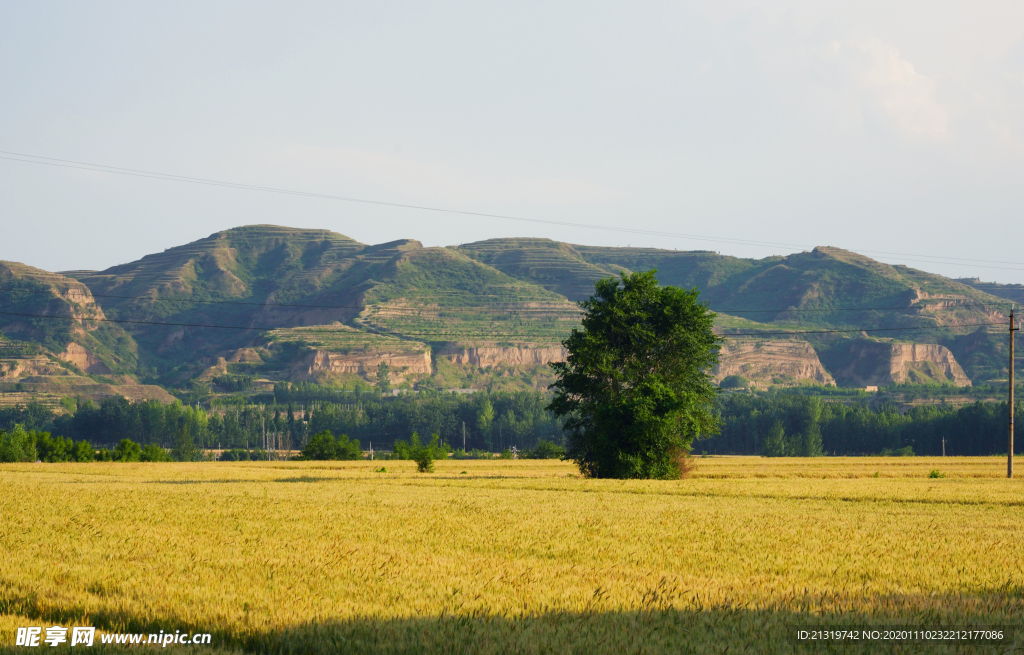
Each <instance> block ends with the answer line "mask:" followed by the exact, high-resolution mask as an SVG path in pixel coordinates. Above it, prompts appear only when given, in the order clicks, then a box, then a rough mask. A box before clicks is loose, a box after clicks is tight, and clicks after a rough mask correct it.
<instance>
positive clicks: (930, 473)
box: [928, 469, 946, 478]
mask: <svg viewBox="0 0 1024 655" xmlns="http://www.w3.org/2000/svg"><path fill="white" fill-rule="evenodd" d="M928 477H929V478H944V477H946V474H945V473H943V472H942V471H940V470H939V469H932V470H930V471H928Z"/></svg>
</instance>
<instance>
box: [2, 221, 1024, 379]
mask: <svg viewBox="0 0 1024 655" xmlns="http://www.w3.org/2000/svg"><path fill="white" fill-rule="evenodd" d="M650 269H657V270H658V280H659V282H660V283H661V284H663V285H673V286H680V287H683V288H691V287H696V288H697V289H698V290H699V291H700V293H701V296H700V298H701V300H702V301H703V302H706V303H708V305H709V307H710V308H711V309H712V310H714V311H716V312H717V313H718V317H717V319H716V321H715V328H716V331H718V332H719V333H720V334H723V335H725V336H726V337H728V336H729V335H732V334H738V333H744V334H747V335H750V334H752V335H753V336H755V337H756V335H759V334H760V335H764V338H765V339H769V340H778V339H802V340H806V341H807V342H809V343H810V344H811V345H812V346H813V347H814V349H815V350H816V352H817V354H818V356H819V358H820V360H821V362H822V363H823V364H824V365H825V367H826V368H827V369H829V370H832V369H835V368H836V367H842V366H847V365H848V362H847V361H846V360H845V359H844V358H848V357H849V353H850V352H851V348H852V344H854V343H855V341H856V340H860V341H863V340H865V339H866V340H870V341H874V342H879V341H881V342H884V341H886V340H889V339H895V340H896V341H899V342H916V343H936V344H941V345H944V346H946V347H947V348H949V350H950V351H952V353H953V354H954V355H955V357H956V359H957V362H958V363H959V364H960V365H961V366H962V367H963V368H964V370H965V372H966V373H967V375H968V376H969V377H970V378H972V379H973V380H974V381H976V382H978V383H984V382H986V381H990V380H992V381H998V380H1000V379H1003V380H1005V377H1006V358H1007V346H1006V339H1005V330H1004V329H1001V328H1000V327H997V326H991V327H990V326H985V325H978V324H983V323H1000V322H1003V321H1005V318H1003V317H1002V315H1001V313H1002V312H1003V311H1004V310H1005V306H1006V304H1007V302H1008V300H1009V299H1013V298H1016V296H1015V295H1014V294H1015V293H1016V287H1017V286H1021V285H993V284H983V283H980V282H978V281H977V280H951V279H948V278H945V277H942V276H939V275H934V274H930V273H926V272H923V271H920V270H916V269H913V268H909V267H906V266H891V265H888V264H883V263H880V262H877V261H874V260H872V259H870V258H868V257H864V256H862V255H858V254H856V253H852V252H849V251H846V250H842V249H839V248H831V247H820V248H815V249H814V250H812V251H810V252H802V253H796V254H792V255H788V256H773V257H766V258H763V259H743V258H737V257H729V256H724V255H720V254H718V253H715V252H710V251H675V250H664V249H656V248H605V247H595V246H582V245H572V244H566V243H559V242H556V241H550V240H547V239H492V240H487V241H481V242H477V243H470V244H463V245H460V246H457V247H449V248H438V247H431V248H425V247H423V245H422V244H421V243H420V242H418V241H414V240H409V239H403V240H398V241H392V242H389V243H384V244H378V245H367V244H363V243H359V242H358V241H355V240H354V239H351V238H349V237H347V236H344V235H341V234H337V233H334V232H330V231H328V230H317V229H295V228H287V227H279V226H272V225H253V226H246V227H239V228H234V229H231V230H225V231H222V232H218V233H215V234H213V235H210V236H209V237H207V238H204V239H199V240H198V241H195V242H193V243H189V244H185V245H182V246H177V247H174V248H169V249H168V250H166V251H164V252H162V253H157V254H152V255H147V256H146V257H143V258H142V259H140V260H138V261H136V262H131V263H128V264H123V265H119V266H115V267H112V268H110V269H107V270H105V271H99V272H97V271H72V272H68V273H64V274H59V273H49V272H47V271H41V270H39V269H33V268H31V267H28V266H25V265H22V264H16V263H10V262H4V263H0V305H2V308H3V309H2V311H4V312H8V313H23V314H40V315H45V316H64V317H68V318H75V319H76V320H67V321H64V320H56V319H52V318H28V317H12V316H4V315H0V360H2V361H0V378H2V377H4V375H6V373H4V371H8V372H12V373H11V374H12V376H14V373H13V372H14V371H15V370H17V371H20V373H18V374H17V376H15V377H17V379H18V380H21V381H25V380H27V379H29V378H27V377H26V376H27V375H29V372H34V373H32V374H33V375H35V377H33V378H32V379H33V380H37V379H43V378H46V379H51V380H57V378H58V377H59V376H63V378H66V379H62V380H61V386H60V389H59V390H57V387H54V389H53V390H52V391H53V393H50V396H53V397H54V398H55V399H59V397H60V395H67V394H69V393H72V392H71V391H69V389H70V388H71V387H70V386H69V380H71V379H74V377H75V376H78V377H80V378H82V379H83V380H87V381H89V382H90V383H95V384H108V383H110V382H114V381H117V380H122V381H132V378H133V377H134V378H137V379H141V380H143V381H147V382H159V383H160V384H162V385H164V386H165V387H169V388H181V389H186V390H187V389H189V388H190V386H189V385H190V384H191V382H192V381H198V382H200V383H201V384H206V385H209V384H211V383H212V380H213V379H214V378H217V379H219V380H221V381H222V382H223V381H225V380H228V379H231V378H232V376H235V377H239V376H240V378H245V379H250V378H251V379H252V383H251V384H253V385H254V386H253V387H252V388H251V389H250V388H249V387H248V386H247V387H246V391H245V393H248V394H257V393H263V392H264V391H261V390H265V389H267V388H269V387H268V386H267V385H268V382H266V380H269V381H270V382H278V381H282V380H291V381H293V382H297V381H300V380H307V381H309V380H316V381H318V382H320V383H323V384H331V385H335V386H339V387H340V386H346V387H347V388H354V386H356V385H357V384H362V385H364V386H365V385H367V384H373V380H372V379H371V378H372V377H373V376H372V375H370V373H369V372H368V370H367V369H366V366H371V365H375V362H376V361H379V360H381V359H388V357H391V356H394V357H405V356H417V355H423V354H425V353H430V355H431V358H432V359H431V368H432V370H433V373H432V375H431V376H430V377H428V376H427V374H426V373H421V374H417V375H409V374H408V372H406V373H403V372H402V371H397V370H395V371H392V374H393V377H394V380H393V382H394V383H395V385H396V386H397V387H401V386H405V387H406V388H408V387H409V386H416V387H423V388H440V389H483V388H489V389H492V390H494V389H508V390H513V389H543V388H545V387H546V385H547V384H549V383H550V381H551V380H552V378H551V375H550V370H549V369H548V368H547V367H546V365H544V364H538V363H536V362H535V360H530V358H528V357H527V358H523V359H521V360H518V361H519V363H513V362H514V361H515V358H511V359H510V360H509V361H508V362H502V361H500V357H498V360H494V359H493V358H492V359H491V360H488V363H486V364H481V366H479V367H478V366H475V365H470V364H456V363H453V362H452V361H449V359H448V358H447V356H448V355H449V354H450V353H453V352H457V351H460V349H462V348H474V347H477V348H495V347H498V348H510V347H515V348H530V347H552V346H558V344H559V343H560V341H561V340H562V339H564V338H565V337H566V336H567V335H568V334H569V332H570V331H571V330H572V328H573V327H575V326H576V325H577V324H578V320H579V310H578V308H577V307H576V305H575V301H577V300H581V299H583V298H586V297H588V296H589V295H590V293H592V291H593V288H594V283H595V282H596V281H597V280H598V279H601V278H605V277H608V276H614V275H618V274H619V273H621V272H625V273H630V272H634V271H643V270H650ZM1022 288H1024V287H1022ZM858 308H865V309H866V308H881V309H871V310H870V311H851V310H857V309H858ZM104 316H105V317H107V318H110V319H115V320H127V321H151V322H157V323H161V322H163V323H175V324H185V325H143V324H117V323H104V322H101V321H92V322H90V321H88V320H85V321H84V323H83V322H82V320H81V319H88V318H94V319H99V318H102V317H104ZM204 325H214V326H230V327H233V328H246V329H220V328H207V327H197V326H204ZM898 327H915V328H924V329H918V330H914V331H907V332H887V331H884V330H885V329H888V328H898ZM250 328H251V329H250ZM861 329H868V330H875V329H881V330H883V331H879V332H868V333H862V332H860V331H859V330H861ZM800 330H812V331H813V332H814V333H810V334H806V335H796V336H793V335H775V334H770V333H776V332H787V331H800ZM830 330H834V331H837V332H828V331H830ZM72 343H75V344H78V345H79V346H81V347H82V348H84V349H85V350H87V351H88V353H90V356H91V357H93V358H94V364H95V365H94V367H93V370H92V371H90V372H87V371H82V370H80V369H79V368H77V367H76V366H75V365H74V364H71V363H68V362H66V361H62V360H61V359H60V358H59V357H58V355H59V354H60V353H66V351H67V348H68V346H69V345H70V344H72ZM316 351H321V352H329V353H331V356H332V357H341V358H344V357H350V358H354V359H355V360H358V362H356V363H355V364H352V365H351V366H349V365H348V364H346V365H345V366H343V367H342V368H345V367H346V366H347V369H346V370H349V371H350V370H351V369H352V368H353V366H354V367H356V368H358V367H359V366H363V365H364V364H365V365H366V366H363V368H362V369H360V371H361V372H360V373H352V372H344V373H338V372H337V371H334V372H331V373H327V372H324V371H318V372H317V373H316V375H311V374H310V373H309V369H310V367H309V366H308V365H306V364H303V362H307V360H309V359H310V358H311V357H312V356H313V354H314V353H315V352H316ZM19 358H20V359H19ZM65 358H67V357H65ZM465 359H466V358H465V357H463V360H464V361H465ZM8 360H10V361H12V362H13V361H15V360H17V361H20V362H21V363H20V364H10V363H7V364H5V363H4V362H5V361H8ZM30 360H31V361H30ZM90 361H93V360H90ZM472 361H478V360H476V359H474V360H472ZM360 362H361V363H360ZM4 367H6V368H4ZM932 368H934V367H929V366H928V365H927V363H923V364H922V365H921V366H918V367H916V368H915V369H914V371H913V372H912V373H911V378H912V379H911V381H912V382H919V383H921V384H942V383H945V382H946V380H944V379H943V378H942V376H941V371H937V370H931V369H932ZM43 373H45V375H42V374H43ZM18 376H20V377H18ZM47 376H49V377H47ZM114 376H117V377H116V380H115V377H114ZM125 376H128V377H125ZM778 379H779V380H783V383H784V382H785V380H787V379H788V378H786V377H785V376H782V377H779V378H778ZM837 381H838V380H837ZM19 383H20V382H19ZM794 383H796V382H794ZM26 384H28V383H26ZM33 384H37V383H33ZM38 384H43V383H42V382H39V383H38ZM53 384H56V382H54V383H53ZM261 385H262V386H261ZM51 386H52V385H51ZM228 387H232V388H233V385H231V384H228V385H227V386H224V385H217V384H214V385H213V387H212V388H213V389H214V391H215V392H218V393H227V391H225V390H226V389H227V390H228V391H230V389H228ZM198 389H199V391H198V392H197V393H199V395H200V396H202V397H206V396H205V395H204V394H208V393H209V389H208V388H207V387H202V386H200V387H198ZM204 389H205V391H204ZM33 390H34V391H38V392H39V393H48V392H47V391H46V389H44V388H43V387H39V388H38V389H36V388H35V387H33ZM236 391H237V390H236ZM12 393H13V392H12ZM140 393H141V392H140ZM72 395H73V394H72ZM148 397H152V396H151V395H150V396H148ZM182 397H184V396H182Z"/></svg>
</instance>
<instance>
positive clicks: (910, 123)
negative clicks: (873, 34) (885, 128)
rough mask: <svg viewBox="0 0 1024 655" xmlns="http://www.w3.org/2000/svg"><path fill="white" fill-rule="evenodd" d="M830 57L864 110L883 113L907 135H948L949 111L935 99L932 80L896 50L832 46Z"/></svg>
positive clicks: (872, 44)
mask: <svg viewBox="0 0 1024 655" xmlns="http://www.w3.org/2000/svg"><path fill="white" fill-rule="evenodd" d="M831 56H832V57H834V58H835V59H836V61H837V62H838V63H839V65H840V66H841V67H842V68H843V69H844V70H845V71H846V73H847V74H848V75H850V76H851V77H852V79H853V82H854V84H855V85H856V87H857V89H858V91H859V93H858V95H859V96H860V99H861V102H862V103H864V104H865V105H866V106H867V109H869V110H874V111H878V112H880V113H882V114H883V115H885V116H886V117H888V119H889V120H890V121H891V122H893V123H894V124H895V125H896V126H897V127H898V128H899V129H900V130H901V131H903V132H905V133H907V134H910V135H914V136H919V137H929V138H934V139H942V138H946V137H948V136H950V135H951V132H950V129H949V110H948V109H947V108H946V107H945V106H943V105H942V104H941V103H940V102H939V101H938V100H936V98H935V86H936V85H935V78H933V77H929V76H927V75H922V74H921V73H918V72H917V71H916V70H914V64H912V63H911V62H909V61H907V60H906V59H903V58H902V57H900V51H899V50H898V49H896V48H895V47H893V46H891V45H888V44H885V43H882V42H881V41H880V40H878V39H872V40H869V41H861V42H846V43H833V44H832V47H831Z"/></svg>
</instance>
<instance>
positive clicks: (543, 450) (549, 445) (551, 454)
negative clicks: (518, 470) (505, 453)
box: [523, 439, 565, 459]
mask: <svg viewBox="0 0 1024 655" xmlns="http://www.w3.org/2000/svg"><path fill="white" fill-rule="evenodd" d="M563 457H565V448H563V447H562V446H559V445H558V444H556V443H555V442H553V441H545V440H544V439H541V440H540V441H538V442H537V447H536V448H534V449H533V450H528V451H526V453H524V454H523V458H524V459H562V458H563Z"/></svg>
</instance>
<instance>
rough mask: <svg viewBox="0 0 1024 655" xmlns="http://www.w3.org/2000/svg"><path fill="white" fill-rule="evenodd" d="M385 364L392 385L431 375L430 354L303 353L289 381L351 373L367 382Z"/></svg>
mask: <svg viewBox="0 0 1024 655" xmlns="http://www.w3.org/2000/svg"><path fill="white" fill-rule="evenodd" d="M381 362H386V363H387V365H388V368H389V369H390V370H391V379H392V381H397V380H399V379H402V378H405V377H408V376H410V375H430V374H431V373H433V372H434V367H433V365H432V364H431V360H430V352H420V353H392V352H382V351H370V352H360V353H340V352H332V351H329V350H314V351H311V352H308V353H306V354H305V355H304V356H303V357H302V359H301V360H300V361H299V363H298V364H297V366H295V367H294V368H293V375H292V378H293V379H307V380H309V379H315V378H316V377H317V373H320V372H327V373H355V374H357V375H361V376H363V377H365V378H367V379H369V378H371V377H373V376H376V375H377V367H378V366H379V365H380V363H381Z"/></svg>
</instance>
